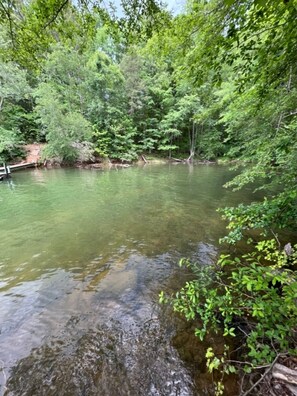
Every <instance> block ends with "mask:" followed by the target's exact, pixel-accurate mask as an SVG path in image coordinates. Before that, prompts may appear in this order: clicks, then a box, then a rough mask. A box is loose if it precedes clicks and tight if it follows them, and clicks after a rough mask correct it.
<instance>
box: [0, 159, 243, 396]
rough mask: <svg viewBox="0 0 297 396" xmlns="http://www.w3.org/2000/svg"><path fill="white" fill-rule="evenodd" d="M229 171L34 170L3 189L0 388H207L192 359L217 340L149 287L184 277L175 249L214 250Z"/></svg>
mask: <svg viewBox="0 0 297 396" xmlns="http://www.w3.org/2000/svg"><path fill="white" fill-rule="evenodd" d="M230 177H231V176H230V174H229V173H228V171H227V170H226V169H224V168H220V167H213V168H207V167H194V168H192V169H190V170H189V169H188V168H187V167H184V166H179V167H167V166H161V167H148V168H146V169H138V168H134V169H127V170H123V171H120V172H101V173H96V172H90V171H77V170H59V171H52V172H46V171H40V170H36V171H33V172H24V173H22V174H18V175H16V176H15V177H14V185H13V188H12V189H11V188H10V187H11V186H8V185H6V186H4V185H3V186H2V187H4V188H2V190H1V191H0V201H1V216H0V240H1V248H2V249H1V257H0V324H1V325H0V326H1V332H0V359H1V360H0V365H2V371H0V385H1V388H0V394H1V395H3V394H5V395H6V396H7V395H10V396H13V395H15V396H21V395H22V396H42V395H44V396H51V395H63V396H64V395H65V396H66V395H69V396H70V395H71V396H72V395H103V396H104V395H107V396H113V395H131V396H134V395H139V396H146V395H164V396H165V395H166V396H167V395H168V396H169V395H189V396H190V395H198V396H202V395H212V394H213V388H212V379H211V378H210V376H209V374H207V373H206V372H205V362H204V358H203V357H204V354H205V350H206V348H207V346H208V345H206V344H207V343H208V344H209V343H210V344H211V343H212V344H213V343H214V344H216V345H221V340H219V339H217V338H212V337H210V339H209V340H207V343H206V344H201V343H199V342H198V340H197V338H195V337H194V335H193V334H194V331H193V327H192V325H189V324H188V323H186V322H185V321H183V320H182V319H181V318H179V317H176V316H174V315H173V314H172V311H171V310H170V308H169V307H164V306H160V305H159V304H158V293H159V292H160V290H165V291H167V292H175V291H176V290H178V289H179V288H180V287H181V286H182V285H183V284H184V282H185V281H186V280H188V279H190V277H191V276H192V275H191V274H189V273H188V272H187V271H186V270H184V269H180V268H179V267H178V266H177V263H178V261H179V259H180V258H181V257H190V258H192V259H193V260H196V261H198V262H199V263H200V264H201V265H207V264H209V263H210V262H212V261H213V260H214V259H215V257H216V256H217V246H216V244H217V240H218V238H219V237H221V236H222V235H223V233H224V224H223V222H222V221H221V220H220V217H219V215H218V214H217V213H216V211H215V210H216V208H217V207H218V206H224V205H226V204H227V203H228V202H229V203H230V199H231V198H229V195H228V193H227V192H226V191H225V190H224V189H222V187H221V186H222V184H224V183H225V182H226V181H228V179H230ZM244 194H245V195H244V197H243V199H241V198H238V197H237V199H240V200H246V201H248V198H247V194H246V192H245V193H244ZM232 199H234V198H232ZM232 199H231V201H232ZM234 202H236V201H233V202H231V204H233V203H234ZM12 218H13V221H12ZM233 385H234V384H233ZM233 385H232V384H230V387H229V388H228V389H229V390H228V395H230V396H231V395H233V394H236V393H235V390H234V387H233Z"/></svg>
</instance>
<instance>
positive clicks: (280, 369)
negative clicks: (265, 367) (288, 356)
mask: <svg viewBox="0 0 297 396" xmlns="http://www.w3.org/2000/svg"><path fill="white" fill-rule="evenodd" d="M272 376H273V378H276V379H279V380H282V381H285V382H288V383H289V384H293V385H297V370H292V369H290V368H289V367H286V366H284V365H282V364H279V363H276V364H275V365H274V367H273V370H272Z"/></svg>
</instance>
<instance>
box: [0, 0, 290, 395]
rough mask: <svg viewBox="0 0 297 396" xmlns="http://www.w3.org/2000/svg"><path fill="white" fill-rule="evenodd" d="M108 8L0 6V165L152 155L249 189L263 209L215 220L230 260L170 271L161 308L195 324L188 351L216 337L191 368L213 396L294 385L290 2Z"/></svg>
mask: <svg viewBox="0 0 297 396" xmlns="http://www.w3.org/2000/svg"><path fill="white" fill-rule="evenodd" d="M121 7H122V12H121V13H118V12H117V10H116V8H115V7H114V6H113V5H112V4H110V5H108V6H106V4H105V3H104V2H103V1H100V0H97V1H88V0H78V1H71V0H30V1H23V0H3V1H0V43H1V44H0V161H1V162H7V163H12V162H14V161H17V160H18V159H21V158H22V157H23V155H24V152H23V148H22V147H23V145H24V144H28V143H35V142H37V143H46V144H45V149H44V151H43V154H42V155H43V159H44V160H47V161H50V162H52V163H59V164H67V165H69V164H73V163H75V162H83V163H87V162H92V161H117V162H124V163H127V162H129V163H130V162H133V161H136V160H137V159H138V158H141V156H142V157H144V158H150V157H153V156H157V157H163V158H164V157H165V158H168V159H171V160H176V159H177V160H183V161H187V162H193V161H196V160H200V161H218V160H220V161H221V162H224V163H228V164H230V165H232V167H234V168H236V169H237V170H238V176H236V177H235V178H234V179H233V180H231V181H230V182H229V183H228V184H227V185H226V187H228V188H231V189H232V188H233V189H235V190H236V189H240V188H242V187H244V186H246V185H249V186H256V187H255V188H257V190H262V191H263V196H264V198H263V200H262V201H256V202H252V203H251V204H250V205H243V204H240V205H239V206H237V207H227V208H223V209H222V208H221V209H219V210H220V212H221V214H222V217H223V219H224V220H225V221H226V224H227V230H228V234H227V235H226V236H225V237H224V238H223V239H222V241H221V242H222V246H227V245H228V246H229V245H230V246H231V250H230V248H229V249H227V248H226V249H225V251H226V252H227V253H224V254H222V255H221V256H220V257H219V259H218V261H217V262H216V263H215V264H214V266H211V267H208V268H204V269H201V267H199V266H198V265H196V264H195V263H191V262H189V261H187V260H183V261H182V262H181V263H180V264H181V265H185V266H188V267H190V268H191V269H192V270H193V272H194V274H195V279H194V280H193V281H191V282H188V283H187V284H186V285H185V287H184V288H183V289H181V290H180V291H179V292H178V293H177V294H176V295H174V296H166V295H165V294H164V293H162V292H161V294H160V301H161V302H167V303H169V304H172V306H173V309H174V310H175V311H177V312H180V313H181V314H182V315H184V316H185V317H186V318H187V319H188V320H197V318H199V319H200V322H199V323H200V325H198V327H197V329H196V335H197V337H199V338H200V339H201V340H203V339H204V338H205V336H206V334H208V333H209V332H210V331H214V332H221V333H223V335H224V336H225V338H226V345H225V350H224V352H223V353H222V352H221V351H220V352H219V353H218V352H217V351H216V350H213V349H212V348H209V349H208V351H207V355H206V360H207V367H208V370H209V371H210V372H214V373H215V374H214V379H215V381H216V395H220V394H224V384H223V380H222V378H223V377H224V376H227V375H234V374H237V376H238V378H240V380H241V388H242V389H241V394H242V395H247V394H252V393H253V392H254V394H267V395H269V394H271V395H272V394H275V393H272V392H273V390H272V387H271V381H270V377H271V376H273V375H275V376H276V378H277V375H280V372H281V373H282V375H283V379H284V382H285V383H288V384H289V385H288V386H289V387H294V384H295V385H296V383H297V380H296V378H297V373H296V371H295V370H293V368H294V367H295V366H296V360H295V359H296V358H295V357H294V356H295V355H296V343H297V338H296V337H297V333H296V330H297V328H296V324H297V306H296V301H297V278H296V266H297V245H295V244H296V242H297V238H296V219H297V205H296V204H297V188H296V186H297V183H296V179H297V30H296V23H297V0H266V1H263V0H188V1H187V2H186V3H185V5H184V8H183V11H182V12H180V13H178V14H177V15H173V14H172V13H170V12H169V11H168V9H167V8H166V5H165V4H163V2H158V1H157V0H145V1H138V0H122V2H121ZM259 186H260V187H259ZM238 243H240V244H241V245H243V244H244V245H245V246H246V251H247V252H248V253H243V254H240V253H239V252H238V251H237V250H236V246H237V245H236V244H238ZM230 251H232V253H229V252H230ZM201 323H202V324H201ZM233 339H236V340H237V341H236V342H237V344H238V348H236V351H235V352H234V351H232V350H231V349H230V346H229V344H230V340H232V343H233V345H234V341H233ZM294 362H295V363H294ZM294 365H295V366H294ZM292 378H293V379H292ZM251 382H252V385H251ZM292 384H293V385H292ZM294 389H295V392H296V388H294ZM257 392H258V393H257ZM269 392H271V393H269ZM279 394H280V393H279ZM295 394H296V393H295Z"/></svg>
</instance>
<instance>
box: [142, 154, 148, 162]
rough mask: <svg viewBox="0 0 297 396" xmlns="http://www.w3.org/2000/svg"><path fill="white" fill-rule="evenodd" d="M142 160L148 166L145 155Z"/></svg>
mask: <svg viewBox="0 0 297 396" xmlns="http://www.w3.org/2000/svg"><path fill="white" fill-rule="evenodd" d="M141 158H142V161H143V162H144V163H146V164H147V160H146V158H145V156H144V155H143V154H142V155H141Z"/></svg>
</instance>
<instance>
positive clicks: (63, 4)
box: [43, 0, 69, 29]
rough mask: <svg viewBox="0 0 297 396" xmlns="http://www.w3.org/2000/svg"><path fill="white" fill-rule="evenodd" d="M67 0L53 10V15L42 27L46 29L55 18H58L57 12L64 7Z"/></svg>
mask: <svg viewBox="0 0 297 396" xmlns="http://www.w3.org/2000/svg"><path fill="white" fill-rule="evenodd" d="M68 2H69V0H65V1H64V2H63V3H62V4H61V5H60V7H59V8H58V9H57V11H56V12H55V14H54V15H53V17H52V19H50V20H49V21H48V22H47V23H46V24H45V25H44V27H43V28H44V29H46V28H47V27H48V26H50V25H51V24H52V23H54V22H55V20H56V19H57V18H58V16H59V14H60V13H61V12H62V10H63V8H64V7H66V5H67V4H68Z"/></svg>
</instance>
